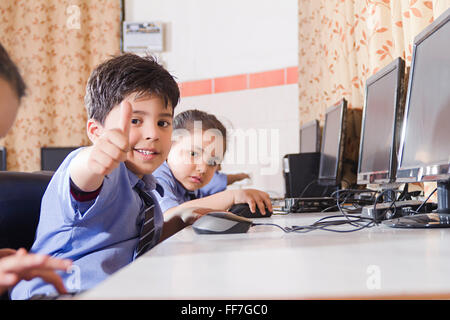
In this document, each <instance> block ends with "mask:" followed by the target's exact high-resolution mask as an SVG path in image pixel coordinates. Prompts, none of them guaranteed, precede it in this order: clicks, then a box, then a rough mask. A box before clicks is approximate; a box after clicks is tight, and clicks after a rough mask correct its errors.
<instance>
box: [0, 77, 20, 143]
mask: <svg viewBox="0 0 450 320" xmlns="http://www.w3.org/2000/svg"><path fill="white" fill-rule="evenodd" d="M18 109H19V98H18V97H17V94H16V93H15V92H14V90H13V89H12V88H11V86H10V85H9V83H8V82H7V81H5V80H4V79H3V78H1V77H0V114H1V117H0V138H1V137H3V136H5V135H6V133H7V132H8V130H9V129H10V128H11V126H12V125H13V123H14V120H15V119H16V115H17V110H18Z"/></svg>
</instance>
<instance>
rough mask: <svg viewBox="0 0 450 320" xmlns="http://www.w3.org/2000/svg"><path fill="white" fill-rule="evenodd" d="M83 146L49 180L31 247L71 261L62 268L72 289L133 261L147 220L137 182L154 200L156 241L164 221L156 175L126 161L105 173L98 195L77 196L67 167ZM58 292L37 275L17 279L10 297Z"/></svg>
mask: <svg viewBox="0 0 450 320" xmlns="http://www.w3.org/2000/svg"><path fill="white" fill-rule="evenodd" d="M80 150H81V149H77V150H75V151H73V152H72V153H70V154H69V155H68V156H67V158H66V159H65V160H64V162H63V163H62V164H61V166H60V167H59V168H58V170H57V171H56V172H55V174H54V176H53V178H52V180H51V181H50V183H49V185H48V188H47V190H46V191H45V194H44V196H43V198H42V204H41V215H40V220H39V225H38V228H37V231H36V239H35V242H34V244H33V246H32V248H31V250H30V251H31V252H33V253H43V254H48V255H51V256H53V257H55V258H67V259H71V260H73V267H72V269H71V270H70V272H69V273H65V272H59V271H58V274H60V275H61V277H62V279H63V281H64V285H65V287H66V289H67V290H68V291H84V290H87V289H90V288H92V287H94V286H95V285H97V284H98V283H99V282H101V281H102V280H104V279H106V278H107V277H108V276H109V275H111V274H112V273H114V272H116V271H117V270H119V269H120V268H122V267H124V266H126V265H127V264H129V263H130V262H131V261H133V259H134V250H135V248H136V246H137V244H138V241H139V239H138V237H139V233H140V228H141V225H142V222H143V220H144V214H143V210H142V209H143V208H144V202H143V200H142V199H141V198H140V197H139V195H138V194H137V192H136V191H135V190H133V187H134V186H136V185H139V186H140V187H141V188H143V189H144V190H145V191H147V192H148V193H149V194H150V196H151V197H152V198H153V200H154V201H155V204H156V205H155V210H154V223H155V230H156V232H155V236H154V239H153V242H154V244H156V243H157V242H158V241H159V238H160V236H161V230H162V226H163V223H164V219H163V216H162V212H161V209H160V208H159V206H158V205H157V199H156V197H155V193H158V192H162V190H161V189H160V187H159V186H157V184H156V179H155V178H154V177H153V176H152V175H145V176H144V177H143V178H142V179H139V178H138V177H137V176H136V175H135V174H134V173H132V172H131V171H129V170H128V169H127V168H126V166H125V164H124V163H120V165H119V167H117V168H116V169H115V170H114V171H113V172H111V173H110V174H109V175H107V176H106V177H105V179H104V180H103V185H102V187H101V190H100V193H99V194H98V196H97V198H96V199H94V200H91V201H86V202H78V201H76V200H75V199H74V198H73V197H72V195H71V193H70V182H69V170H68V167H69V164H70V162H71V161H72V159H73V158H74V157H75V156H76V155H77V154H78V152H79V151H80ZM156 189H157V190H158V192H155V191H154V190H156ZM154 244H153V245H154ZM55 292H56V289H54V287H53V286H52V285H50V284H48V283H46V282H44V281H43V280H42V279H40V278H35V279H32V280H30V281H25V280H23V281H21V282H19V283H18V284H17V285H16V286H15V287H14V288H13V290H12V292H11V298H12V299H27V298H30V297H31V296H33V295H35V294H40V293H44V294H51V293H55Z"/></svg>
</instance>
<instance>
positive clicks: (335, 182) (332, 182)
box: [318, 98, 347, 186]
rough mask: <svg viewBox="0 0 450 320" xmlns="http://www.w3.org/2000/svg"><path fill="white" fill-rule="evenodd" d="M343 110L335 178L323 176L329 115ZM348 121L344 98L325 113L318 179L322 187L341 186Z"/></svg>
mask: <svg viewBox="0 0 450 320" xmlns="http://www.w3.org/2000/svg"><path fill="white" fill-rule="evenodd" d="M339 108H340V109H341V112H340V123H341V130H339V138H338V144H339V146H338V149H339V155H338V157H337V159H336V161H337V164H336V170H335V174H334V176H333V177H325V176H322V169H323V167H322V165H323V160H324V157H323V156H324V150H323V149H324V148H325V143H324V139H325V137H326V130H327V128H326V127H327V115H328V114H329V113H331V112H333V111H335V110H336V109H339ZM346 119H347V100H346V99H345V98H342V99H341V100H340V101H339V102H337V103H335V104H334V105H332V106H331V107H329V108H328V109H327V111H326V112H325V122H324V126H323V133H322V141H321V146H320V168H319V177H318V184H319V185H322V186H339V184H340V183H341V179H342V160H343V156H344V144H345V140H344V139H345V130H346Z"/></svg>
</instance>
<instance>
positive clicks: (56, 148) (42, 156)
mask: <svg viewBox="0 0 450 320" xmlns="http://www.w3.org/2000/svg"><path fill="white" fill-rule="evenodd" d="M78 148H80V147H79V146H78V147H41V170H49V169H44V165H45V163H44V152H45V151H47V150H64V151H69V152H68V153H70V152H72V151H74V150H75V149H78Z"/></svg>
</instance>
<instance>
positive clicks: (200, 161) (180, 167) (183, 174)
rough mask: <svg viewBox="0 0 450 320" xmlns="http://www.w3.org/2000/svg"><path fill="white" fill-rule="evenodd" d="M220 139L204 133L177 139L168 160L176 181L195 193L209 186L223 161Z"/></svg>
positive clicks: (194, 133)
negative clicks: (219, 145) (218, 145)
mask: <svg viewBox="0 0 450 320" xmlns="http://www.w3.org/2000/svg"><path fill="white" fill-rule="evenodd" d="M220 139H223V138H220V137H219V138H218V137H211V136H210V135H207V134H205V133H204V131H201V130H196V131H194V132H193V133H189V134H183V135H181V136H179V137H177V138H176V142H174V144H173V146H172V149H171V150H170V153H169V157H168V159H167V162H168V165H169V168H170V170H171V171H172V173H173V175H174V177H175V179H177V180H178V182H180V183H181V184H182V185H183V187H184V188H185V189H186V190H189V191H194V190H197V189H200V188H202V187H204V186H205V185H207V184H208V183H209V182H210V181H211V179H212V177H213V175H214V173H215V172H216V170H217V167H218V164H219V163H220V162H221V161H222V156H223V155H222V152H221V151H220V150H222V149H220V148H217V145H216V143H217V142H219V143H220V142H221V141H220Z"/></svg>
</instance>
